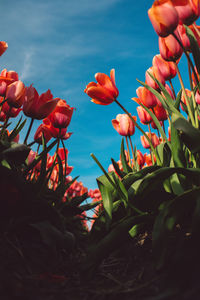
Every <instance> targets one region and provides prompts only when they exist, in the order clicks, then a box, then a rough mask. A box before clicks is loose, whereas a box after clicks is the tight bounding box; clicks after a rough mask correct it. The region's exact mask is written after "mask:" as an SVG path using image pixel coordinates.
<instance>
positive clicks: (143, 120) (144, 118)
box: [136, 106, 152, 124]
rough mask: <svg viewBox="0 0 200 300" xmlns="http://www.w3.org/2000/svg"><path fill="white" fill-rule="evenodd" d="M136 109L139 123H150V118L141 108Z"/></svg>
mask: <svg viewBox="0 0 200 300" xmlns="http://www.w3.org/2000/svg"><path fill="white" fill-rule="evenodd" d="M136 109H137V113H138V116H139V118H140V122H141V123H142V124H149V123H151V121H152V117H151V116H150V114H149V113H148V112H147V111H146V110H145V109H144V108H143V107H142V106H138V107H137V108H136Z"/></svg>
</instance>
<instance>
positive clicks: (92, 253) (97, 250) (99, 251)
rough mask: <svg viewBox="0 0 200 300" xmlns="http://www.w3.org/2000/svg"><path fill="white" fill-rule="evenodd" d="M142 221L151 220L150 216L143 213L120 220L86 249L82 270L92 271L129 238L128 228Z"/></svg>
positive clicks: (147, 221) (146, 222)
mask: <svg viewBox="0 0 200 300" xmlns="http://www.w3.org/2000/svg"><path fill="white" fill-rule="evenodd" d="M144 222H145V224H148V223H150V222H152V217H151V216H149V215H148V214H143V215H140V216H131V217H126V218H125V219H124V220H121V221H120V222H119V223H118V224H116V226H115V227H114V228H113V229H112V230H111V231H110V232H109V233H108V234H107V235H106V236H105V237H104V238H103V239H101V240H100V242H98V243H96V244H95V245H94V246H93V247H91V248H90V249H89V250H88V255H87V257H86V261H85V262H84V264H83V266H82V271H84V272H85V271H90V272H91V271H94V270H95V268H96V265H97V264H99V263H100V262H101V261H102V260H103V259H104V258H105V257H107V256H108V255H109V254H110V253H112V252H113V251H114V250H116V249H119V247H120V246H121V245H122V244H124V243H125V242H127V241H128V240H129V239H130V234H129V230H131V228H132V227H133V226H134V225H136V224H141V223H144Z"/></svg>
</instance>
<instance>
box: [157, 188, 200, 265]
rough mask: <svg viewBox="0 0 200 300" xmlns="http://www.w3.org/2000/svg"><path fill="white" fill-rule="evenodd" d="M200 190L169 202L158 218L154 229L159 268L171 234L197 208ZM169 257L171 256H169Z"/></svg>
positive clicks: (195, 189) (186, 193) (162, 262)
mask: <svg viewBox="0 0 200 300" xmlns="http://www.w3.org/2000/svg"><path fill="white" fill-rule="evenodd" d="M199 192H200V188H199V187H197V188H194V189H192V190H188V191H187V192H184V193H183V194H181V195H179V196H177V197H175V198H174V199H173V200H171V201H169V202H167V203H166V204H165V205H164V207H163V209H162V210H161V211H160V213H159V215H158V216H157V218H156V220H155V223H154V228H153V253H154V257H155V259H156V265H157V268H161V267H162V266H163V264H164V262H165V259H166V256H167V249H168V247H167V245H168V243H169V237H170V235H169V234H170V232H172V230H173V229H174V228H175V225H176V224H181V223H182V222H184V221H185V220H186V219H187V222H188V215H190V214H191V212H192V211H193V210H194V208H195V202H196V201H197V200H198V199H199V197H200V196H199V194H200V193H199ZM168 255H169V254H168Z"/></svg>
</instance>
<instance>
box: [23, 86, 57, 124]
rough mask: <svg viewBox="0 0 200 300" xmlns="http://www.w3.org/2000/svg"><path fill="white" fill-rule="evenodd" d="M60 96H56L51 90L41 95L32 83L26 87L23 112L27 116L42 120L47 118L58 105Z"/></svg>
mask: <svg viewBox="0 0 200 300" xmlns="http://www.w3.org/2000/svg"><path fill="white" fill-rule="evenodd" d="M59 100H60V98H54V99H53V95H52V94H51V91H50V90H48V91H47V92H45V93H43V94H41V95H40V96H39V94H38V92H37V90H36V89H35V88H34V87H33V86H32V85H30V86H29V87H27V89H26V94H25V100H24V104H23V112H24V114H25V115H26V116H27V117H30V118H33V119H37V120H42V119H44V118H46V117H47V116H48V115H49V114H50V113H51V112H52V111H53V110H54V108H55V107H56V105H57V103H58V101H59Z"/></svg>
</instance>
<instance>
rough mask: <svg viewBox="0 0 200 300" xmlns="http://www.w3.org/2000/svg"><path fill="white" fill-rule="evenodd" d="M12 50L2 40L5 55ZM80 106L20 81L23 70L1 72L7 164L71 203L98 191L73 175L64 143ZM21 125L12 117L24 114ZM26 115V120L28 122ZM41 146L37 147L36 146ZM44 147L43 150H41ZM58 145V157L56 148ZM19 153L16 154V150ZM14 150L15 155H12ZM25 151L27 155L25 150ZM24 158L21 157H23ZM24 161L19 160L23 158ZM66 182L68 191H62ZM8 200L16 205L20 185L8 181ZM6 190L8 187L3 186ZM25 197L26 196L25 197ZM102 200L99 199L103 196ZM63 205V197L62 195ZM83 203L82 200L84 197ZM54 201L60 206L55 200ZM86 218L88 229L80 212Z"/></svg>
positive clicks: (1, 132)
mask: <svg viewBox="0 0 200 300" xmlns="http://www.w3.org/2000/svg"><path fill="white" fill-rule="evenodd" d="M7 48H8V45H7V43H6V42H4V41H1V42H0V55H2V54H3V53H4V52H5V51H6V50H7ZM74 110H75V108H74V107H71V106H70V105H68V104H67V102H66V101H65V100H63V99H60V98H57V97H56V98H54V97H53V95H52V93H51V91H50V89H49V90H47V91H46V92H44V93H42V94H41V95H39V94H38V92H37V90H36V89H35V88H34V87H33V85H32V84H31V85H30V86H25V85H24V83H23V82H22V81H21V80H20V79H19V76H18V73H17V72H15V71H12V70H11V71H8V70H7V69H3V70H2V71H1V73H0V122H1V125H0V151H1V166H3V167H6V168H8V169H11V170H15V171H19V170H20V172H21V174H23V177H24V178H25V179H26V181H27V182H31V183H33V184H35V183H38V182H39V183H40V184H42V185H44V186H45V187H46V188H48V189H50V190H52V191H55V192H56V191H61V192H60V194H58V198H60V199H61V202H62V203H63V205H64V204H65V203H71V202H72V201H73V199H75V198H80V199H82V198H81V197H83V200H84V199H86V198H87V197H90V196H91V198H92V199H94V201H95V197H96V196H95V193H94V192H93V190H90V191H88V188H86V187H85V186H84V185H83V183H82V182H81V181H77V178H75V179H73V178H72V177H71V176H70V173H71V171H72V170H73V167H72V166H69V165H68V150H67V149H66V147H65V144H64V141H65V140H67V139H68V138H70V136H71V134H72V133H71V132H68V126H69V124H70V122H71V118H72V115H73V112H74ZM20 114H21V118H19V122H18V123H17V125H16V127H15V128H12V130H10V129H9V126H10V125H11V119H12V118H16V117H17V116H19V117H20ZM23 117H25V118H26V119H25V120H23ZM27 119H29V120H30V123H29V126H28V129H27V131H26V134H23V136H24V138H23V142H22V141H21V140H22V137H21V136H19V134H21V130H22V129H23V128H24V125H25V123H26V121H27ZM34 120H39V121H42V123H40V125H39V126H38V128H37V129H36V131H35V133H34V137H33V140H32V141H30V132H31V130H33V123H34ZM33 145H34V146H35V149H36V150H35V151H34V150H33V149H32V146H33ZM41 147H42V150H41V151H40V148H41ZM54 147H55V151H54V154H53V155H50V153H49V152H50V151H52V149H53V148H54ZM11 150H12V151H13V153H12V151H11ZM9 151H10V152H11V155H9V153H10V152H9ZM20 153H21V154H20ZM19 157H20V158H19ZM18 159H19V161H18ZM61 186H62V189H61ZM4 187H5V189H6V190H5V191H4V192H3V191H2V195H4V194H6V198H7V202H10V203H12V202H13V198H16V193H18V192H17V187H14V188H13V187H12V183H10V188H9V189H8V188H7V184H5V185H4ZM2 189H3V187H2ZM19 198H20V197H19ZM98 200H99V199H98ZM58 203H59V199H58ZM79 203H81V201H79ZM53 205H56V204H55V203H53ZM79 215H81V216H82V222H83V224H84V226H85V228H87V222H86V220H87V215H86V212H85V211H84V210H80V211H79Z"/></svg>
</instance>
